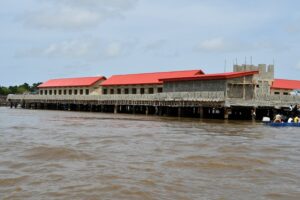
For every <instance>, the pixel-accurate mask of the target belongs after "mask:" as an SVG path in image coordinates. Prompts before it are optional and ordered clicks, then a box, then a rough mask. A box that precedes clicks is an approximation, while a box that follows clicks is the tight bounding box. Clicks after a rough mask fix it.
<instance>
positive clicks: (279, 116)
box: [274, 114, 282, 123]
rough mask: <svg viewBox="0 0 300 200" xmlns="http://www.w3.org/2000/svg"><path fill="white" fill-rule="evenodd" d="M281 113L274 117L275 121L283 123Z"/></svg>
mask: <svg viewBox="0 0 300 200" xmlns="http://www.w3.org/2000/svg"><path fill="white" fill-rule="evenodd" d="M281 119H282V118H281V115H280V114H277V115H275V119H274V122H275V123H281Z"/></svg>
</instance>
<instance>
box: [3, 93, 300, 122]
mask: <svg viewBox="0 0 300 200" xmlns="http://www.w3.org/2000/svg"><path fill="white" fill-rule="evenodd" d="M7 101H9V102H10V104H11V107H13V106H16V105H17V104H20V105H21V106H22V107H24V108H40V107H43V108H44V107H46V108H47V107H48V106H47V105H56V106H57V108H58V109H59V107H60V105H64V106H63V107H64V108H65V107H66V106H65V105H69V107H68V109H69V110H70V105H73V107H74V106H77V105H79V107H80V105H83V106H85V105H87V106H90V107H91V108H93V106H101V108H102V110H103V106H108V107H110V108H111V110H112V111H113V112H115V113H116V112H118V110H122V106H140V109H139V110H143V109H144V110H145V112H146V113H148V112H149V111H148V109H149V108H148V107H150V108H151V107H152V108H154V109H155V110H156V111H155V113H156V112H158V111H157V110H158V109H159V108H162V107H165V108H172V107H173V108H177V112H178V115H180V114H181V108H182V109H184V108H193V110H195V109H197V111H196V114H200V115H203V114H202V113H203V108H206V109H207V111H206V112H207V114H211V113H213V112H214V109H215V108H217V109H220V110H221V111H222V112H221V114H222V116H223V115H224V118H228V116H227V115H228V113H231V110H234V108H237V107H238V108H239V110H244V111H245V110H246V111H245V113H247V115H251V112H250V110H251V111H253V110H257V109H260V108H264V109H268V113H270V111H272V110H273V109H275V108H276V109H280V108H288V107H289V106H290V105H295V104H300V96H288V95H286V96H281V95H263V96H255V97H254V98H253V99H248V100H246V99H241V98H228V97H226V95H225V94H224V92H223V91H217V92H170V93H157V94H127V95H117V94H115V95H9V96H8V97H7ZM41 105H42V106H41ZM45 105H46V106H45ZM75 110H78V109H75ZM79 110H80V109H79ZM99 110H101V109H99ZM123 110H124V109H123ZM194 112H195V111H194ZM218 113H219V112H218ZM249 113H250V114H249Z"/></svg>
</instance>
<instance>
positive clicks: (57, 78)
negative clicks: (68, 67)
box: [48, 76, 106, 81]
mask: <svg viewBox="0 0 300 200" xmlns="http://www.w3.org/2000/svg"><path fill="white" fill-rule="evenodd" d="M81 78H82V79H83V78H106V77H105V76H83V77H68V78H53V79H49V80H48V81H50V80H64V79H81Z"/></svg>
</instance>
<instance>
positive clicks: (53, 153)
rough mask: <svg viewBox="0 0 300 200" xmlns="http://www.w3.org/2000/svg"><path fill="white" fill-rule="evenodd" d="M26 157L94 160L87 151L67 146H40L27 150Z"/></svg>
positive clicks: (32, 158) (34, 158) (35, 158)
mask: <svg viewBox="0 0 300 200" xmlns="http://www.w3.org/2000/svg"><path fill="white" fill-rule="evenodd" d="M24 157H25V158H27V159H31V160H92V159H93V157H92V156H91V155H89V154H87V153H83V152H81V151H77V150H74V149H71V148H65V147H59V146H58V147H49V146H39V147H33V148H31V149H29V150H27V151H26V152H25V156H24Z"/></svg>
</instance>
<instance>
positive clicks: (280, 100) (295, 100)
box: [226, 94, 300, 107]
mask: <svg viewBox="0 0 300 200" xmlns="http://www.w3.org/2000/svg"><path fill="white" fill-rule="evenodd" d="M226 104H227V105H231V106H232V105H238V106H255V107H257V106H262V107H263V106H266V107H273V106H279V107H288V106H290V105H295V104H300V96H292V95H269V94H265V95H256V96H255V98H253V99H249V100H244V99H226Z"/></svg>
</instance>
